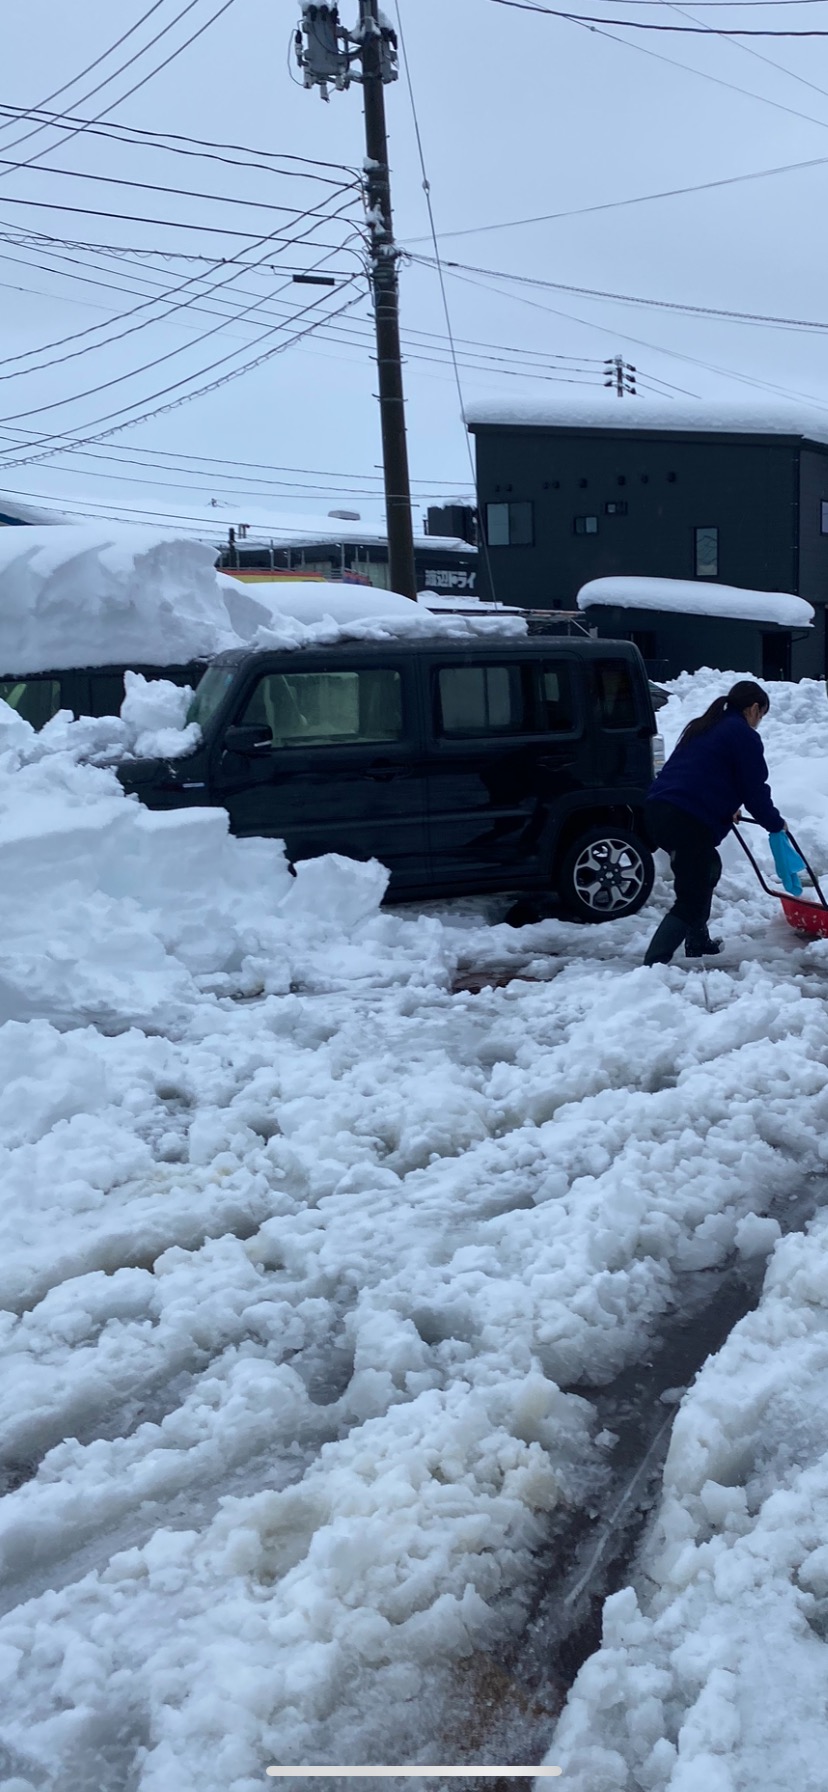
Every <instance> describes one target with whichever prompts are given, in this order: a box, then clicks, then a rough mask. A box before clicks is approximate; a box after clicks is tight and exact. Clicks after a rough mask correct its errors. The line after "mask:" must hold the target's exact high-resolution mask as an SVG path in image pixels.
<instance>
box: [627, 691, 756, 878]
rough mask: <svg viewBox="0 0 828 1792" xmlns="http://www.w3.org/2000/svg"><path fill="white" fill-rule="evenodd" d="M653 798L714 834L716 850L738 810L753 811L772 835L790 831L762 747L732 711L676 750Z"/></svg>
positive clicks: (652, 789) (654, 788) (652, 792)
mask: <svg viewBox="0 0 828 1792" xmlns="http://www.w3.org/2000/svg"><path fill="white" fill-rule="evenodd" d="M648 796H649V798H650V800H651V801H654V802H663V803H674V804H675V807H676V808H677V809H684V810H685V811H686V813H687V814H688V815H694V816H695V818H696V820H697V821H701V822H703V823H704V825H705V827H708V828H709V829H710V831H711V833H712V835H713V838H714V841H715V843H716V845H717V846H718V844H719V841H720V840H723V839H724V837H725V834H727V833H728V832H729V831H730V828H731V826H732V823H733V817H734V815H735V814H736V812H737V810H738V809H742V808H745V809H748V810H749V811H750V814H751V815H752V816H753V817H754V819H755V820H756V821H758V822H761V824H762V827H763V828H767V830H768V833H769V834H778V833H779V832H780V831H781V829H782V828H784V826H785V823H784V821H783V820H782V817H781V815H780V813H779V810H778V809H776V808H774V804H773V798H772V796H771V793H770V786H769V784H768V768H767V765H766V763H765V755H764V752H763V750H762V742H761V740H760V739H759V736H758V734H757V733H756V732H755V730H754V729H753V728H751V726H750V723H749V722H746V721H745V718H744V716H743V715H741V714H739V713H737V712H733V711H731V712H730V713H729V714H726V715H724V716H723V717H722V720H721V721H720V722H716V723H715V724H714V726H713V727H712V728H709V729H708V730H707V732H706V734H698V735H696V737H695V739H694V740H688V741H685V743H684V745H683V746H678V747H676V749H675V751H674V752H673V753H671V754H670V757H669V759H668V761H667V764H666V765H665V766H664V769H663V770H662V771H660V772H659V774H658V777H657V778H656V780H655V782H654V783H653V784H652V785H651V786H650V789H649V792H648Z"/></svg>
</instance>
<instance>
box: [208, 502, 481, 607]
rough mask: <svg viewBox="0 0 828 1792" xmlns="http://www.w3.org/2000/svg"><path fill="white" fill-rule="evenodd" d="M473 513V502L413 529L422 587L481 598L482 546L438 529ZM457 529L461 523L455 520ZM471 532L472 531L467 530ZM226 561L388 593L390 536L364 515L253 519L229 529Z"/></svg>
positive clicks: (235, 567) (242, 573) (246, 573)
mask: <svg viewBox="0 0 828 1792" xmlns="http://www.w3.org/2000/svg"><path fill="white" fill-rule="evenodd" d="M444 516H445V517H446V519H447V520H449V519H451V520H454V519H461V518H462V517H464V516H465V517H468V518H469V519H471V518H472V516H473V512H472V510H471V509H470V508H468V507H461V506H456V505H455V506H451V507H450V508H449V509H448V510H446V511H440V510H431V511H430V512H429V530H428V533H424V532H419V531H417V532H415V535H414V568H415V572H416V574H417V589H418V590H419V591H424V592H428V591H431V592H435V593H439V594H440V595H441V596H443V597H472V598H473V597H476V596H477V548H476V546H475V545H474V542H473V540H471V539H466V538H464V537H463V536H460V535H448V534H445V535H444V534H440V533H439V520H440V519H442V518H443V517H444ZM455 526H456V523H455ZM468 533H469V534H470V533H471V531H470V530H469V531H468ZM221 565H222V567H223V568H224V570H225V571H226V572H232V573H233V574H234V576H235V577H237V578H238V577H241V578H247V579H251V580H255V579H256V578H257V577H258V578H263V579H267V578H272V577H273V576H274V574H275V575H276V576H280V575H281V576H282V577H285V576H287V577H289V578H296V577H297V576H298V577H300V578H301V577H310V578H317V579H334V580H343V581H344V582H345V583H355V584H363V585H375V586H377V587H378V588H379V589H380V590H387V589H388V586H389V582H390V568H389V557H388V536H387V535H386V533H385V531H384V529H381V528H378V527H377V526H376V524H372V523H366V522H363V521H362V520H361V518H360V517H359V516H355V517H352V518H349V517H347V516H344V515H343V516H342V517H340V518H336V517H333V516H332V517H330V518H320V517H317V518H316V519H309V518H305V519H300V518H298V517H297V518H293V517H291V518H287V517H285V518H278V517H277V518H273V519H272V520H271V521H270V522H269V523H268V522H267V521H262V520H256V519H254V520H253V521H251V522H242V523H240V524H236V525H233V526H231V527H230V529H228V531H227V535H226V537H225V545H223V546H222V549H221Z"/></svg>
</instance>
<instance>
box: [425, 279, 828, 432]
mask: <svg viewBox="0 0 828 1792" xmlns="http://www.w3.org/2000/svg"><path fill="white" fill-rule="evenodd" d="M452 277H453V278H454V279H456V280H465V281H466V283H467V284H468V285H469V286H481V287H482V288H483V289H484V291H488V292H496V291H498V290H500V291H502V288H500V289H499V288H497V287H492V286H487V284H486V282H485V281H484V280H475V279H474V278H473V277H472V276H470V275H469V274H460V273H456V274H455V273H453V275H452ZM507 296H508V297H509V298H510V299H513V300H515V301H516V302H517V303H518V304H519V305H530V306H531V307H532V308H533V310H535V311H548V312H549V313H550V314H551V316H553V317H565V318H567V319H568V320H569V321H570V322H571V323H577V324H581V325H582V327H583V328H584V329H587V330H601V331H602V332H603V333H605V326H604V325H603V324H597V323H593V322H592V320H591V319H590V318H586V317H577V316H575V315H574V314H573V313H572V312H570V311H559V310H558V309H557V308H556V307H554V306H551V305H543V304H541V302H540V300H539V299H528V298H527V297H526V296H525V294H523V293H509V294H508V295H507ZM619 333H620V334H621V335H622V336H623V339H624V341H625V342H632V343H634V344H635V346H636V347H637V348H647V349H651V350H652V351H653V353H654V354H658V355H667V356H668V357H669V359H670V360H672V361H683V362H685V363H686V364H687V365H688V366H690V367H701V368H703V369H704V371H705V373H715V374H718V375H719V376H720V377H721V378H723V379H729V380H737V381H738V382H739V384H740V385H743V386H751V387H753V388H754V389H755V390H756V391H761V392H772V393H773V394H774V396H775V397H777V398H787V399H792V400H793V401H794V402H795V403H797V404H806V405H809V406H810V407H811V408H812V409H813V410H820V411H828V402H826V401H823V400H821V399H818V398H815V397H814V396H813V394H812V393H805V392H796V391H793V390H791V388H790V387H788V386H780V385H777V384H776V383H775V382H774V381H772V380H763V379H760V378H759V377H757V376H756V375H754V374H749V373H738V372H737V371H736V369H735V368H733V367H721V366H719V365H717V363H716V362H715V361H705V360H702V358H701V356H699V355H689V354H686V353H685V352H683V351H682V350H680V349H675V348H665V347H664V346H663V344H661V343H657V342H648V341H647V340H646V339H645V338H644V337H642V336H631V335H630V334H629V331H627V330H624V331H622V332H619ZM673 389H674V391H676V392H680V393H682V395H683V396H684V397H686V398H698V396H699V394H698V392H687V391H686V390H685V388H684V387H682V386H676V387H674V388H673Z"/></svg>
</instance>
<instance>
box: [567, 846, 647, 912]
mask: <svg viewBox="0 0 828 1792" xmlns="http://www.w3.org/2000/svg"><path fill="white" fill-rule="evenodd" d="M654 877H655V866H654V864H653V856H652V853H651V852H650V850H649V848H648V847H646V846H645V845H644V842H643V840H640V839H639V837H638V835H637V834H633V833H632V832H631V830H630V829H629V828H618V827H614V826H612V825H611V824H610V823H608V824H607V825H606V826H605V827H601V828H590V830H589V833H586V834H582V835H581V836H580V839H578V840H576V841H575V843H574V845H573V846H571V847H570V848H569V851H568V852H567V853H566V856H565V857H564V859H563V861H562V863H561V867H560V875H559V877H558V878H557V886H558V896H559V898H560V901H561V905H562V907H563V908H564V909H565V910H566V912H567V914H570V915H572V916H574V917H575V919H577V920H579V921H618V920H620V919H621V917H622V916H623V915H634V914H635V913H636V911H637V910H638V909H640V908H643V906H644V903H645V902H646V901H647V897H648V896H649V894H650V891H651V890H652V887H653V879H654Z"/></svg>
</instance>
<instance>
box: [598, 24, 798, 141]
mask: <svg viewBox="0 0 828 1792" xmlns="http://www.w3.org/2000/svg"><path fill="white" fill-rule="evenodd" d="M573 22H574V23H578V24H579V28H580V30H582V31H591V32H592V35H593V36H594V37H605V38H606V39H607V42H608V43H611V44H621V46H622V48H624V49H627V50H637V51H638V53H639V55H641V56H650V57H652V58H653V60H654V61H655V62H663V63H665V64H666V66H667V68H677V69H679V70H680V71H681V73H682V74H683V75H697V76H698V77H699V80H701V81H710V82H712V84H713V86H714V87H724V88H725V89H726V90H727V92H728V93H738V94H739V95H740V96H741V98H742V99H747V100H756V101H757V103H758V104H759V105H760V106H772V107H773V110H774V111H775V112H785V113H786V114H787V116H788V117H789V118H801V119H802V120H803V122H804V123H805V124H815V125H818V126H819V128H820V130H826V129H828V122H826V120H825V119H824V118H814V116H813V114H812V113H810V112H800V111H799V109H798V107H796V106H786V105H785V103H784V101H783V100H773V99H770V98H769V96H768V95H767V94H764V93H754V91H753V88H752V87H740V86H739V85H738V83H737V82H735V81H726V80H725V79H724V78H723V76H721V75H712V74H710V73H709V71H708V70H707V69H702V68H691V67H690V66H689V65H688V64H687V63H686V62H677V61H676V59H675V57H674V56H665V55H664V53H663V51H662V50H652V49H650V47H649V45H647V44H640V43H635V42H634V41H633V40H632V39H631V38H628V37H616V35H615V32H614V31H606V30H605V29H604V28H603V27H602V26H600V25H584V24H581V23H580V21H578V20H574V21H573Z"/></svg>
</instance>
